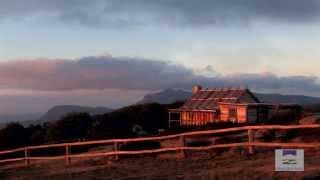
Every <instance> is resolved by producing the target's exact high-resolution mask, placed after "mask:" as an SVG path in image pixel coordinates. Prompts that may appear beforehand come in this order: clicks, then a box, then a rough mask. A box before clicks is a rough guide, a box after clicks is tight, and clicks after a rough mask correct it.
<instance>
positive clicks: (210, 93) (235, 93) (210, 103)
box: [177, 88, 258, 111]
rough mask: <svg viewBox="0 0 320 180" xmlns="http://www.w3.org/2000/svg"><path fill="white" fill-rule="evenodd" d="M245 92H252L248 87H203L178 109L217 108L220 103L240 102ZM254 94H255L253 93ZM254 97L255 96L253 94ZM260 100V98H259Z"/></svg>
mask: <svg viewBox="0 0 320 180" xmlns="http://www.w3.org/2000/svg"><path fill="white" fill-rule="evenodd" d="M245 93H249V94H251V95H252V93H251V92H250V91H249V90H248V89H235V88H215V89H203V90H200V91H199V92H197V93H196V94H193V96H192V97H191V98H190V99H188V100H187V102H186V103H185V104H184V105H183V106H182V107H180V108H179V109H177V110H181V111H183V110H185V111H194V110H216V109H217V105H218V103H221V102H222V103H238V102H239V99H240V97H242V96H243V95H244V94H245ZM252 96H253V95H252ZM253 98H255V97H254V96H253ZM257 101H258V100H257Z"/></svg>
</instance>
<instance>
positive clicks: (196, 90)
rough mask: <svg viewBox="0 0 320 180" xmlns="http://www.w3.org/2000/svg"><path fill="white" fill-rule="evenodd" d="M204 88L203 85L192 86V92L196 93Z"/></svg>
mask: <svg viewBox="0 0 320 180" xmlns="http://www.w3.org/2000/svg"><path fill="white" fill-rule="evenodd" d="M201 89H202V87H201V86H200V85H195V86H193V87H192V93H193V94H196V93H198V92H199V91H200V90H201Z"/></svg>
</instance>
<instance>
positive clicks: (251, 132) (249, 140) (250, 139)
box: [248, 129, 254, 154]
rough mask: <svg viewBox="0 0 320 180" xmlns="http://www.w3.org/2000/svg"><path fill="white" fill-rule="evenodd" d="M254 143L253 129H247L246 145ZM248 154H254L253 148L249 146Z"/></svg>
mask: <svg viewBox="0 0 320 180" xmlns="http://www.w3.org/2000/svg"><path fill="white" fill-rule="evenodd" d="M253 142H254V130H253V129H248V143H249V144H250V143H253ZM248 148H249V154H253V153H254V146H253V145H249V147H248Z"/></svg>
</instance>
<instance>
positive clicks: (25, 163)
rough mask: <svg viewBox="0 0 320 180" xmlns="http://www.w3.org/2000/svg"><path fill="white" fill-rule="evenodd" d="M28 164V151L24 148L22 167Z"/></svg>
mask: <svg viewBox="0 0 320 180" xmlns="http://www.w3.org/2000/svg"><path fill="white" fill-rule="evenodd" d="M29 164H30V160H29V149H28V148H27V147H25V148H24V165H25V166H28V165H29Z"/></svg>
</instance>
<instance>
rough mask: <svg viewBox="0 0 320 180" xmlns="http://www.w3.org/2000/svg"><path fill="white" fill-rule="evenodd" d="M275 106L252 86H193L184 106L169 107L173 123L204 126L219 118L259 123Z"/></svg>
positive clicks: (220, 120)
mask: <svg viewBox="0 0 320 180" xmlns="http://www.w3.org/2000/svg"><path fill="white" fill-rule="evenodd" d="M275 107H277V108H279V105H278V106H275V105H273V104H267V103H261V102H260V101H259V99H258V98H257V97H256V96H255V95H254V94H253V93H251V91H250V90H249V89H241V88H214V89H202V88H201V86H198V85H197V86H194V87H193V95H192V97H191V98H190V99H188V100H187V101H186V102H185V104H184V105H182V107H180V108H178V109H170V110H169V127H172V126H174V125H178V126H201V125H206V124H209V123H217V122H234V123H259V122H265V121H267V120H268V119H270V117H271V114H272V111H274V109H275Z"/></svg>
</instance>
